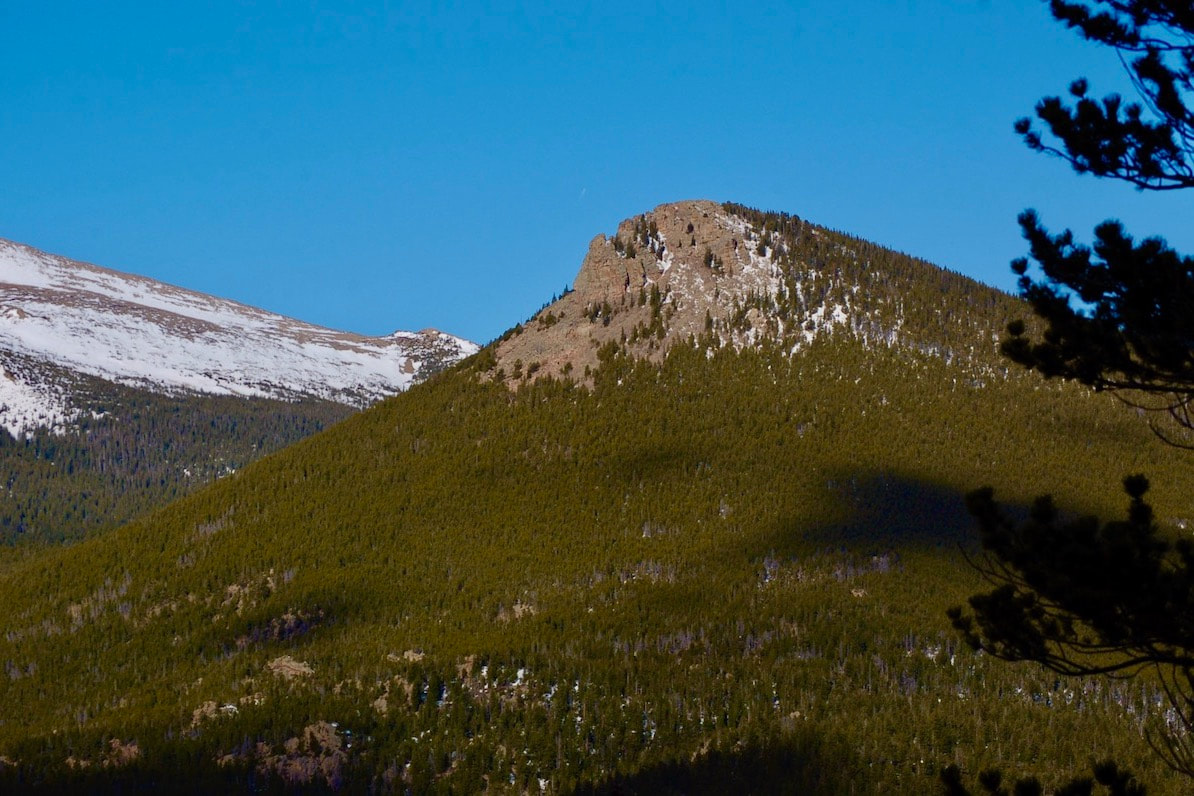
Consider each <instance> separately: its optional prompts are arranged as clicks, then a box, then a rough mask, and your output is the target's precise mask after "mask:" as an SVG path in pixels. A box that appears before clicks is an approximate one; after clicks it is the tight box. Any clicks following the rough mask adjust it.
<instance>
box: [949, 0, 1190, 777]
mask: <svg viewBox="0 0 1194 796" xmlns="http://www.w3.org/2000/svg"><path fill="white" fill-rule="evenodd" d="M1049 7H1050V11H1051V12H1052V14H1053V16H1054V18H1055V19H1057V20H1058V21H1060V22H1062V23H1063V24H1065V25H1066V26H1068V27H1070V28H1072V29H1074V30H1076V31H1077V32H1078V33H1080V34H1081V35H1082V36H1083V37H1085V38H1086V39H1088V40H1090V41H1094V42H1097V43H1100V44H1103V45H1106V46H1108V47H1111V48H1113V49H1114V50H1115V51H1116V53H1117V54H1118V55H1119V57H1120V60H1121V62H1122V63H1123V65H1124V67H1125V69H1126V70H1127V72H1128V74H1129V76H1130V77H1131V80H1132V83H1133V85H1134V87H1135V89H1136V91H1137V93H1138V94H1139V97H1140V101H1139V102H1128V103H1125V102H1124V101H1123V99H1122V98H1121V97H1119V96H1117V95H1110V96H1107V97H1105V98H1103V99H1102V100H1100V101H1097V100H1094V99H1091V98H1090V97H1089V96H1088V89H1089V86H1088V85H1087V82H1086V81H1085V80H1084V79H1079V80H1075V81H1074V82H1073V83H1072V84H1071V85H1070V90H1069V93H1070V95H1071V97H1072V104H1067V102H1066V101H1063V100H1062V99H1061V98H1059V97H1046V98H1045V99H1043V100H1041V101H1040V102H1039V103H1038V104H1037V106H1036V116H1037V119H1038V120H1039V122H1041V123H1043V125H1044V127H1045V128H1046V129H1047V132H1042V131H1041V130H1040V129H1038V128H1037V127H1035V126H1034V123H1033V122H1032V121H1031V120H1030V119H1021V120H1019V121H1018V122H1016V131H1017V132H1018V133H1019V134H1020V135H1021V136H1022V137H1023V139H1024V142H1025V143H1026V144H1027V145H1028V147H1029V148H1030V149H1033V150H1035V151H1038V152H1045V153H1049V154H1052V155H1055V156H1057V157H1060V158H1062V159H1064V160H1065V161H1067V162H1068V163H1069V164H1070V165H1071V166H1072V167H1073V169H1074V170H1075V171H1077V172H1079V173H1080V174H1087V173H1089V174H1093V175H1095V176H1097V177H1109V178H1111V179H1117V180H1122V181H1125V182H1127V183H1129V184H1131V185H1134V186H1135V187H1136V188H1138V189H1140V190H1156V191H1168V190H1176V189H1179V188H1194V113H1192V112H1191V110H1190V107H1189V105H1190V103H1189V100H1190V99H1191V96H1192V94H1194V6H1191V4H1190V2H1189V0H1090V1H1089V2H1068V1H1067V0H1051V1H1050V3H1049ZM1019 220H1020V226H1021V228H1022V230H1023V232H1024V236H1025V238H1026V239H1027V240H1028V243H1029V247H1030V256H1031V259H1032V260H1033V261H1035V263H1036V265H1037V269H1033V270H1030V263H1029V258H1023V259H1019V260H1016V261H1014V262H1013V263H1012V269H1013V270H1014V271H1015V272H1016V273H1017V274H1019V275H1020V283H1019V284H1020V291H1021V294H1022V295H1023V297H1024V298H1026V299H1027V300H1028V302H1029V303H1030V305H1031V306H1032V309H1033V311H1034V312H1035V314H1036V315H1037V316H1038V317H1039V319H1040V321H1041V323H1039V324H1037V326H1039V327H1041V329H1042V330H1040V331H1033V330H1031V329H1030V327H1029V325H1028V324H1025V323H1024V322H1022V321H1016V322H1014V323H1012V324H1010V325H1009V327H1008V332H1009V337H1008V338H1006V339H1005V340H1004V342H1003V345H1002V349H1003V352H1004V353H1005V354H1006V355H1007V356H1008V357H1010V358H1011V359H1012V360H1014V361H1016V362H1018V363H1020V364H1022V365H1024V366H1025V367H1028V368H1030V369H1034V370H1036V371H1038V372H1040V373H1041V374H1043V375H1044V376H1046V377H1050V378H1052V377H1059V378H1064V379H1073V380H1077V381H1079V382H1081V383H1083V384H1086V385H1089V386H1091V387H1093V388H1094V389H1096V390H1109V391H1114V393H1115V394H1116V395H1117V397H1120V398H1121V399H1123V400H1124V401H1126V402H1128V403H1129V404H1132V405H1134V406H1138V407H1143V408H1145V409H1148V410H1151V411H1153V412H1158V413H1163V414H1165V415H1168V416H1169V417H1170V418H1171V419H1172V420H1173V421H1175V423H1176V426H1172V425H1167V426H1166V427H1164V428H1163V427H1162V426H1161V425H1160V424H1158V423H1156V422H1153V423H1152V427H1153V429H1154V431H1156V432H1157V433H1158V434H1159V435H1160V436H1161V437H1162V438H1163V439H1165V440H1166V441H1168V442H1170V443H1172V444H1177V445H1183V446H1187V447H1188V446H1190V445H1189V443H1190V441H1191V439H1194V437H1192V436H1191V432H1194V415H1192V414H1191V410H1190V405H1191V402H1192V401H1194V259H1192V258H1190V257H1184V256H1182V255H1179V254H1178V253H1176V252H1174V251H1173V250H1172V249H1170V248H1169V247H1168V246H1167V245H1166V243H1165V241H1164V240H1162V239H1160V238H1155V237H1154V238H1148V239H1145V240H1143V241H1140V242H1136V241H1135V240H1133V238H1132V237H1131V236H1129V235H1128V234H1127V233H1126V232H1125V231H1124V229H1123V227H1122V225H1121V224H1119V223H1118V222H1115V221H1108V222H1105V223H1103V224H1101V225H1100V226H1099V227H1097V228H1096V229H1095V233H1094V234H1095V243H1094V245H1093V247H1087V246H1084V245H1080V244H1077V243H1075V241H1074V236H1073V233H1071V232H1070V231H1069V230H1066V231H1065V232H1062V233H1061V234H1059V235H1052V234H1050V233H1049V232H1048V231H1047V230H1046V229H1045V228H1044V226H1043V225H1042V224H1041V222H1040V220H1039V218H1038V216H1037V214H1036V213H1035V212H1034V211H1031V210H1030V211H1026V212H1025V213H1023V214H1021V216H1020V219H1019ZM1175 431H1176V433H1174V432H1175ZM1124 488H1125V490H1126V491H1127V493H1128V495H1129V497H1130V499H1131V504H1130V507H1129V510H1128V515H1127V518H1126V519H1125V520H1119V521H1113V522H1107V523H1105V524H1101V523H1100V522H1099V521H1098V520H1097V519H1095V518H1093V517H1082V518H1077V519H1068V520H1067V519H1063V518H1061V517H1060V515H1059V514H1058V512H1057V510H1056V509H1055V508H1054V506H1053V503H1052V501H1051V500H1050V499H1049V498H1048V497H1043V498H1039V499H1038V500H1037V501H1036V503H1035V505H1034V506H1033V507H1032V510H1031V513H1030V516H1029V518H1028V519H1027V520H1026V521H1024V522H1021V523H1017V522H1015V521H1013V520H1012V519H1010V518H1009V517H1008V516H1007V515H1006V514H1004V513H1003V512H1002V511H1001V510H1000V509H999V507H998V506H997V505H996V504H995V501H994V496H993V493H992V491H991V490H990V489H982V490H978V491H976V492H974V493H972V494H971V495H970V496H969V497H968V507H969V509H970V511H971V513H972V514H973V515H974V516H975V517H976V518H977V520H978V523H979V526H980V529H981V534H982V542H983V546H984V549H985V550H986V556H985V557H984V558H983V559H982V560H981V561H980V562H978V566H979V567H980V569H981V570H982V571H983V572H984V574H986V576H987V577H988V578H989V579H990V580H991V581H992V583H993V585H994V586H995V588H994V590H993V591H991V592H989V593H987V594H980V595H976V596H974V597H971V598H970V608H971V610H972V612H973V613H972V614H966V613H964V612H963V610H962V609H961V608H953V609H951V610H950V612H949V615H950V618H951V620H952V622H953V624H954V626H955V627H956V628H957V629H958V630H959V631H960V632H961V633H962V635H963V636H964V637H965V638H966V640H967V641H969V642H970V643H971V644H972V645H973V646H974V647H976V648H978V649H982V650H985V651H987V652H989V653H991V654H993V655H995V656H997V657H999V658H1003V659H1006V660H1030V661H1036V662H1038V663H1041V664H1043V665H1045V666H1047V667H1049V668H1050V669H1052V670H1054V671H1057V672H1059V673H1063V674H1066V675H1098V674H1105V675H1130V674H1133V673H1136V672H1140V671H1142V670H1145V669H1152V670H1154V671H1155V672H1156V674H1157V675H1158V679H1159V682H1160V683H1161V684H1162V687H1163V688H1164V690H1165V693H1166V695H1167V696H1168V699H1169V703H1170V706H1171V708H1172V711H1171V713H1170V714H1169V721H1168V722H1167V725H1166V727H1165V728H1164V729H1163V731H1162V732H1159V733H1155V734H1154V735H1153V736H1152V737H1151V738H1150V740H1151V741H1152V743H1153V746H1154V748H1155V749H1157V750H1158V751H1159V752H1160V753H1161V754H1162V756H1163V757H1164V758H1165V760H1166V761H1167V762H1168V763H1169V764H1170V765H1171V766H1173V767H1174V768H1176V769H1177V770H1179V771H1181V772H1182V773H1184V774H1186V775H1188V776H1192V777H1194V741H1192V740H1191V731H1192V730H1194V545H1192V544H1191V543H1190V542H1189V541H1187V540H1181V541H1180V542H1178V543H1176V544H1170V543H1168V542H1166V541H1165V540H1163V539H1162V538H1161V537H1160V533H1159V529H1158V528H1157V526H1156V523H1155V522H1154V519H1153V514H1152V509H1151V508H1150V507H1149V506H1148V504H1147V503H1145V502H1144V500H1143V496H1144V494H1145V492H1146V491H1147V489H1148V481H1147V479H1145V478H1144V477H1143V476H1132V477H1129V478H1126V479H1125V480H1124Z"/></svg>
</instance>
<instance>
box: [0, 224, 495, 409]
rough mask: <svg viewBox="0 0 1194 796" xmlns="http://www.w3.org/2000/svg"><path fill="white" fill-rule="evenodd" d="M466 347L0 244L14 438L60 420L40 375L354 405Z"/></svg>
mask: <svg viewBox="0 0 1194 796" xmlns="http://www.w3.org/2000/svg"><path fill="white" fill-rule="evenodd" d="M476 350H477V346H476V345H475V344H473V343H471V342H468V341H467V340H462V339H461V338H458V337H453V336H452V335H448V334H443V333H441V332H438V331H435V330H432V329H428V330H424V331H422V332H402V331H399V332H394V333H393V334H391V335H387V336H384V337H366V336H363V335H358V334H353V333H350V332H339V331H335V330H333V329H327V328H324V327H320V326H315V325H312V324H309V323H304V322H302V321H299V320H295V319H293V318H288V317H285V316H283V315H278V314H275V313H272V312H267V311H265V310H261V309H257V308H255V307H250V306H247V305H245V304H240V303H238V302H235V301H230V300H227V299H221V298H216V297H214V296H209V295H205V294H203V293H197V292H194V291H191V290H186V289H183V288H179V287H175V286H173V285H167V284H164V283H162V282H157V281H155V280H152V279H148V278H146V277H141V276H135V275H132V274H124V273H120V272H118V271H112V270H109V269H107V268H101V267H98V266H95V265H90V264H87V263H81V262H77V261H74V260H69V259H66V258H64V257H58V256H55V255H51V254H47V253H45V252H42V251H39V250H37V249H33V248H31V247H28V246H24V245H21V244H19V243H13V242H11V241H7V240H3V239H0V353H3V354H6V355H7V356H6V357H5V358H4V359H5V361H4V363H3V366H2V367H3V372H2V373H0V426H3V427H5V428H8V429H9V430H10V431H13V432H14V433H17V432H19V431H21V430H23V429H26V428H29V427H32V426H37V425H47V424H48V425H53V424H55V423H56V422H61V420H62V418H66V417H68V416H69V415H70V411H71V410H70V396H69V389H66V388H64V387H62V385H61V384H60V383H55V384H49V383H46V382H47V378H46V377H45V376H44V373H47V372H49V370H53V371H55V372H58V373H61V372H62V371H67V372H72V371H73V372H77V373H81V374H85V375H88V376H95V377H99V378H102V379H107V380H109V381H114V382H117V383H120V384H125V385H130V386H135V387H142V388H145V389H149V390H152V391H156V392H166V393H174V392H201V393H212V394H224V395H242V396H264V397H273V398H302V397H315V398H322V399H326V400H331V401H337V402H339V403H344V404H349V405H352V406H365V405H367V404H369V403H371V402H373V401H376V400H378V399H380V398H383V397H385V396H387V395H392V394H394V393H397V392H401V391H402V390H405V389H406V388H408V387H409V386H410V385H411V384H412V383H414V382H416V381H418V380H420V379H421V378H423V377H425V376H426V375H427V374H428V373H430V372H434V371H435V370H438V369H440V368H442V367H444V366H446V365H449V364H451V363H453V362H455V361H457V360H459V359H462V358H464V357H466V356H468V355H469V354H472V353H474V352H475V351H476ZM39 362H40V363H44V364H45V365H46V366H48V368H40V369H39V368H37V367H36V366H35V364H36V363H39ZM14 363H15V364H14ZM31 363H33V364H31ZM39 374H42V375H39ZM57 381H61V380H60V379H58V380H57Z"/></svg>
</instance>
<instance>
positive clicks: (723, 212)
mask: <svg viewBox="0 0 1194 796" xmlns="http://www.w3.org/2000/svg"><path fill="white" fill-rule="evenodd" d="M943 290H944V291H946V292H947V293H949V294H952V295H954V296H955V297H956V298H957V302H956V308H957V309H959V310H960V311H959V313H958V316H957V317H953V316H952V314H951V306H952V304H954V303H951V302H946V305H945V306H944V307H943V306H942V303H941V299H942V291H943ZM1007 301H1008V297H1007V296H1005V295H1004V294H1001V293H998V291H994V290H992V289H989V288H986V287H983V286H981V285H979V284H978V283H976V282H973V281H972V280H969V279H966V278H965V277H961V276H959V275H957V274H953V273H951V272H948V271H945V270H944V269H941V268H939V267H937V266H934V265H932V264H930V263H926V262H924V261H922V260H916V259H914V258H911V257H907V256H905V255H900V254H897V253H895V252H892V251H890V250H888V249H883V248H882V247H879V246H876V245H874V244H871V243H868V242H866V241H863V240H860V239H857V238H852V237H850V236H847V235H843V234H841V233H836V232H832V231H830V230H827V229H824V228H821V227H817V226H816V225H814V224H811V223H809V222H807V221H804V220H802V219H800V218H799V217H797V216H793V215H789V214H786V213H767V212H762V211H758V210H753V209H751V208H748V207H745V206H742V205H736V204H730V203H726V204H718V203H716V202H712V201H708V200H687V201H681V202H672V203H668V204H662V205H659V206H658V207H656V208H655V209H654V210H651V211H649V212H646V213H642V214H640V215H637V216H632V217H631V218H628V219H626V220H624V221H622V222H621V223H620V224H619V225H618V227H617V231H616V232H615V234H614V235H612V236H608V235H598V236H596V237H594V238H593V239H592V241H591V242H590V244H589V251H588V254H587V255H586V256H585V259H584V262H583V263H582V265H581V268H580V271H579V273H578V274H577V276H576V279H575V282H574V289H573V290H572V291H570V292H568V293H566V294H565V295H564V296H563V297H561V298H560V299H559V300H557V301H555V302H553V303H551V304H549V305H548V306H546V307H544V308H543V309H542V310H541V311H540V312H539V313H537V314H536V315H535V316H534V317H533V318H531V320H530V321H528V322H527V323H526V324H525V325H523V326H520V327H516V328H515V329H514V330H512V331H511V332H510V333H508V334H507V335H506V336H505V337H504V338H503V339H502V340H500V341H499V343H498V345H497V347H496V351H495V356H496V368H495V370H494V371H493V373H494V375H495V376H498V377H501V378H510V377H513V378H515V379H516V380H518V379H522V378H528V377H531V378H538V377H540V376H544V375H552V376H555V375H566V376H571V377H572V378H580V379H583V378H584V376H583V374H584V373H585V371H586V368H593V367H596V365H597V362H598V355H597V352H598V351H599V350H600V349H601V348H602V347H603V346H605V345H607V344H609V343H615V344H617V345H618V346H619V347H620V348H621V349H623V350H625V351H627V352H628V353H631V354H633V355H634V356H637V357H645V358H648V359H653V360H658V359H659V358H661V357H662V356H663V355H664V354H665V353H666V352H667V350H668V349H669V348H670V347H671V346H672V345H673V344H675V343H676V342H679V341H687V340H690V339H705V340H707V341H708V342H709V344H710V345H711V346H712V347H720V346H723V345H731V346H733V347H735V348H742V347H744V346H754V345H761V344H764V343H768V344H774V345H779V346H782V347H784V349H785V350H788V351H790V352H791V353H793V354H794V353H796V352H797V351H799V350H800V349H802V348H804V347H805V346H807V345H809V344H811V343H812V342H813V341H814V340H815V339H817V338H818V337H820V336H823V335H827V334H846V335H850V336H853V337H855V338H858V339H860V340H862V341H863V342H864V343H866V344H882V345H896V344H901V345H907V346H910V347H913V348H917V349H919V350H922V351H926V352H928V353H937V354H944V355H946V356H948V357H950V358H952V357H954V356H955V355H958V354H963V355H967V356H968V355H969V354H970V353H973V352H975V351H978V350H979V349H981V350H982V352H983V353H984V355H985V354H989V353H991V351H993V346H994V341H993V340H992V339H991V337H990V332H989V331H983V332H981V333H980V331H979V330H989V329H990V328H991V325H992V324H994V325H995V327H996V328H998V327H999V326H1000V325H1002V323H1003V322H1004V321H1003V320H1001V319H1002V313H1005V312H1006V311H1007V310H1008V308H1009V306H1010V305H1008V304H1007ZM975 302H977V303H978V304H979V305H981V307H985V308H987V309H990V310H994V311H995V312H997V313H998V314H1000V318H999V319H995V320H992V318H989V317H985V316H984V317H982V318H979V317H977V316H975V317H970V316H971V315H972V313H970V310H969V309H968V306H969V305H971V304H974V303H975ZM996 305H999V306H998V308H997V307H996ZM979 314H980V315H982V314H983V311H982V310H981V309H980V310H979ZM910 321H911V322H910ZM961 327H965V328H961ZM706 335H707V336H706Z"/></svg>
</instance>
